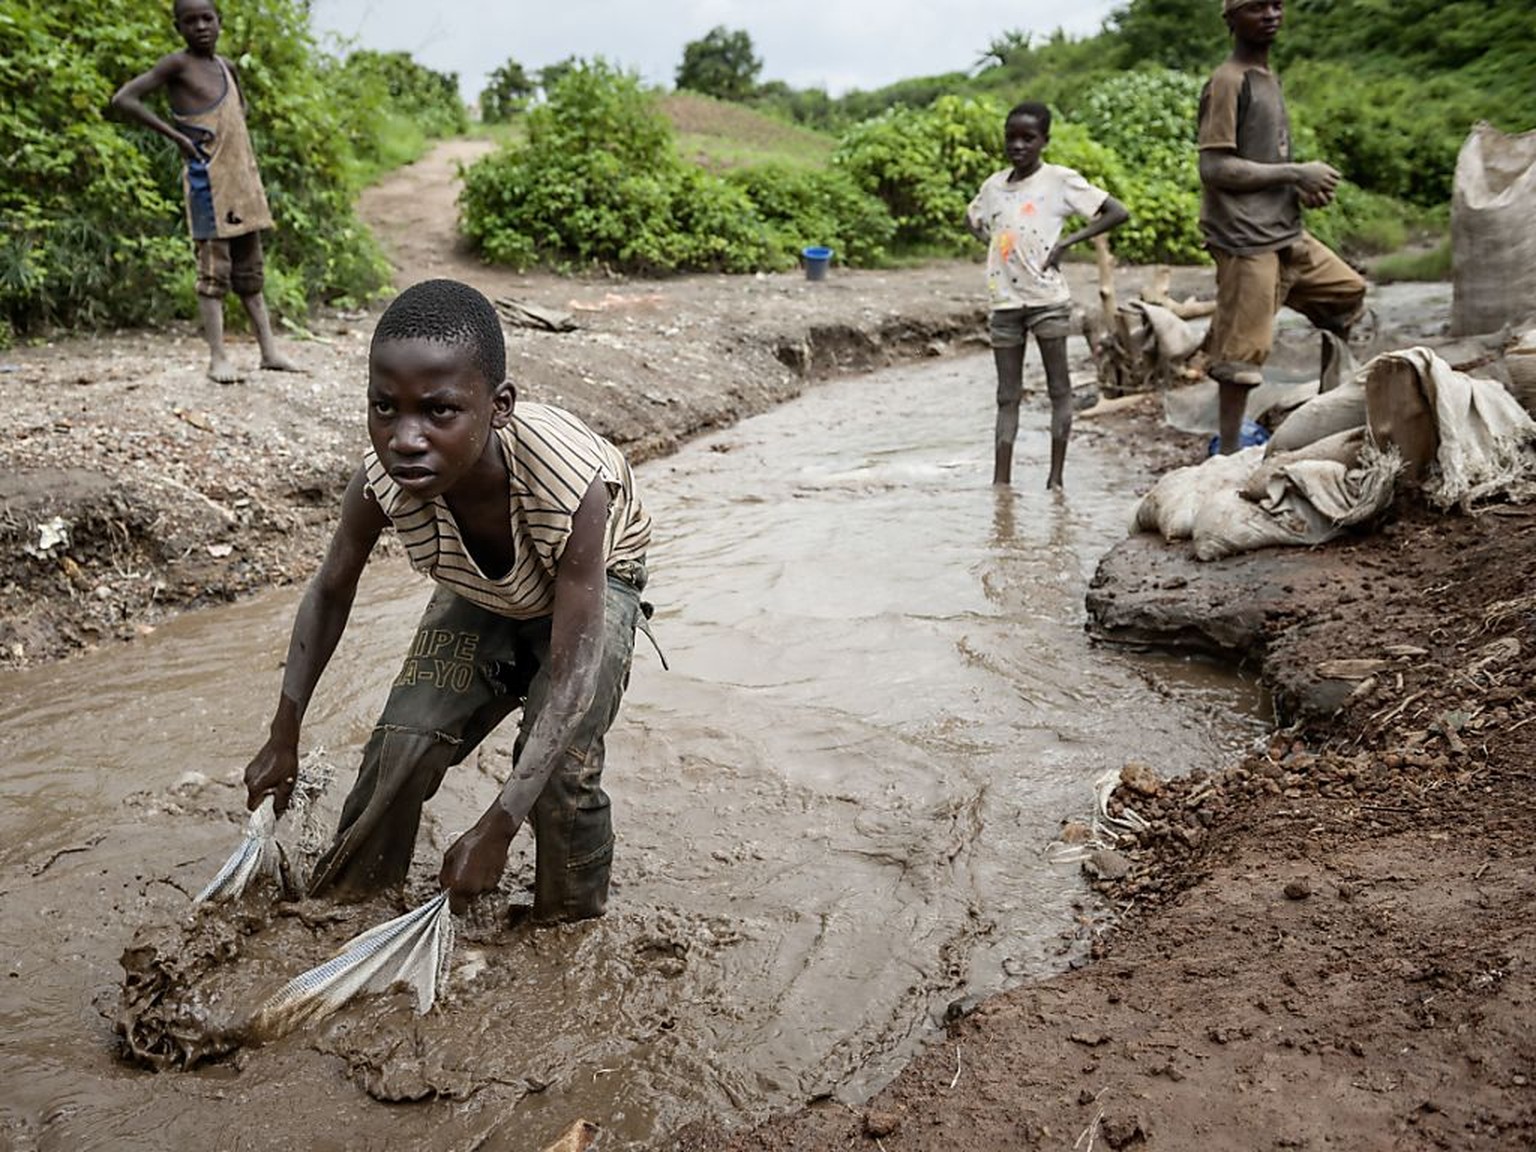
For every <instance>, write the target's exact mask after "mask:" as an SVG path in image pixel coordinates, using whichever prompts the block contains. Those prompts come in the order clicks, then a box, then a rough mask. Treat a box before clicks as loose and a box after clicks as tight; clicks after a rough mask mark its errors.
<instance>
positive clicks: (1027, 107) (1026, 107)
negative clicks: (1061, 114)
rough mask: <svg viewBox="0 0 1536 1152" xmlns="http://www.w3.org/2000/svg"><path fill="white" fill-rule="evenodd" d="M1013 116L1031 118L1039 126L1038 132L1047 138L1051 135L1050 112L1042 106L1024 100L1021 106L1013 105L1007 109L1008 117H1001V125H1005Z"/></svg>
mask: <svg viewBox="0 0 1536 1152" xmlns="http://www.w3.org/2000/svg"><path fill="white" fill-rule="evenodd" d="M1015 116H1031V117H1033V118H1034V120H1035V122H1036V123H1038V124H1039V125H1040V131H1041V132H1042V133H1043V134H1044V135H1046V136H1049V135H1050V134H1051V110H1050V109H1049V108H1047V107H1046V106H1045V105H1044V104H1041V103H1039V102H1038V101H1035V100H1026V101H1024V103H1022V104H1015V105H1014V106H1013V107H1012V108H1010V109H1008V115H1006V116H1004V117H1003V123H1004V124H1007V123H1008V121H1010V120H1012V119H1013V118H1014V117H1015Z"/></svg>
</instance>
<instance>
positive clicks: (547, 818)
mask: <svg viewBox="0 0 1536 1152" xmlns="http://www.w3.org/2000/svg"><path fill="white" fill-rule="evenodd" d="M623 575H624V578H620V576H619V575H617V574H616V573H615V572H614V571H610V572H609V573H608V588H607V595H606V599H605V601H604V636H603V653H602V660H601V663H600V665H599V668H598V676H597V691H596V693H595V695H594V697H593V700H592V706H591V707H590V708H589V709H588V710H587V712H586V715H584V716H583V717H582V718H581V720H580V721H579V723H578V725H577V728H576V733H575V735H574V736H573V738H572V740H571V742H570V745H569V746H568V747H567V749H566V752H565V756H564V758H563V759H562V760H561V762H560V763H559V764H557V765H556V767H555V770H554V772H553V773H552V774H551V776H550V778H549V781H548V783H546V784H545V786H544V790H543V791H542V792H541V793H540V794H539V798H538V800H537V801H536V802H535V803H534V806H533V811H532V813H531V814H530V822H531V824H532V826H533V834H534V838H535V841H536V851H537V856H536V874H535V879H534V902H533V916H534V918H535V919H538V920H580V919H584V918H586V917H589V916H601V915H602V913H603V909H604V907H605V906H606V905H607V902H608V875H609V870H610V867H611V864H612V860H613V824H612V820H611V819H610V815H609V801H608V794H607V793H606V792H604V791H603V787H602V776H603V739H604V736H605V735H606V733H607V731H608V728H609V727H610V726H611V725H612V723H613V720H614V717H615V716H617V715H618V711H619V702H620V700H621V699H622V698H623V695H624V689H625V688H626V687H627V686H628V684H629V666H630V658H631V656H632V654H633V652H634V645H635V628H636V625H637V623H638V622H639V620H640V612H641V607H640V590H641V589H642V588H644V587H645V566H644V565H643V564H641V563H637V562H629V563H627V564H626V565H625V568H624V573H623ZM549 632H550V618H549V617H548V616H544V617H540V618H538V619H534V620H511V619H508V618H507V617H504V616H498V615H496V614H495V613H492V612H488V611H486V610H485V609H483V608H480V607H478V606H476V605H474V604H471V603H470V602H469V601H468V600H465V599H463V598H461V597H459V596H457V595H455V594H454V593H453V592H451V591H449V590H448V589H446V588H439V589H438V590H437V592H436V594H435V595H434V596H433V597H432V600H431V603H429V604H428V605H427V610H426V612H425V613H423V615H422V618H421V624H420V626H419V628H418V629H417V632H416V637H415V640H414V641H413V642H412V644H411V649H410V652H409V653H408V654H407V655H406V659H405V663H404V664H403V665H402V667H401V669H400V674H399V675H398V676H397V677H396V678H395V683H394V686H393V687H392V688H391V689H390V693H389V700H388V702H387V703H386V704H385V705H384V712H383V714H382V715H381V716H380V717H379V721H378V723H377V725H375V727H374V730H373V735H372V737H371V738H370V739H369V741H368V746H367V748H366V749H364V751H363V763H362V767H361V768H359V769H358V774H357V782H356V783H355V784H354V785H353V786H352V791H351V793H350V794H349V795H348V796H347V799H346V803H345V804H344V805H343V807H342V812H341V822H340V825H339V827H338V828H337V830H336V838H335V840H334V841H332V843H331V846H330V847H329V848H328V849H326V851H325V853H324V855H322V856H321V857H320V859H319V861H318V862H317V863H316V864H315V870H314V874H313V875H312V877H311V879H310V884H309V892H310V895H316V894H318V893H320V892H324V891H327V890H330V891H334V892H342V893H354V894H356V893H366V892H370V891H374V890H376V889H379V888H383V887H386V886H389V885H394V884H399V883H401V882H402V881H404V879H405V876H406V872H407V871H408V870H409V868H410V864H411V855H412V851H413V849H414V847H415V844H416V832H417V829H418V828H419V826H420V824H421V808H422V805H423V803H425V802H426V801H427V800H429V799H431V797H432V796H433V794H434V793H436V791H437V789H438V785H440V784H441V783H442V780H443V775H444V774H445V773H446V772H447V770H448V768H449V767H451V766H452V765H454V764H457V763H459V762H460V761H461V760H463V759H464V758H465V757H466V756H468V755H469V753H470V752H472V751H473V750H474V749H475V748H476V747H477V746H478V745H479V743H480V741H482V740H483V739H485V737H486V736H487V735H489V734H490V732H491V731H492V730H493V729H494V728H495V727H496V726H497V725H498V724H499V723H501V721H502V720H503V719H505V718H506V716H507V715H508V714H509V713H510V712H512V711H513V710H514V709H515V708H517V707H519V706H520V705H521V706H522V709H523V715H522V721H521V724H520V725H519V729H518V737H517V742H516V744H515V747H514V753H513V755H514V757H517V756H521V755H522V750H523V742H524V741H525V740H526V739H527V735H528V732H529V730H530V729H531V727H532V726H533V722H534V720H535V718H536V717H537V716H538V715H539V712H540V710H541V709H542V708H543V706H544V703H545V701H546V700H547V698H548V693H549V673H548V662H549Z"/></svg>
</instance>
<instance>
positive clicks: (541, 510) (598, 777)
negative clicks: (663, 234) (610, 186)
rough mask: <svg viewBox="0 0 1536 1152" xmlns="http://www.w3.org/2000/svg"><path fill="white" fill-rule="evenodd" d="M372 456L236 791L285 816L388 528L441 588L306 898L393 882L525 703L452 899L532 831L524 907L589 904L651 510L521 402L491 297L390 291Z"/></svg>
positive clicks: (579, 912) (598, 910)
mask: <svg viewBox="0 0 1536 1152" xmlns="http://www.w3.org/2000/svg"><path fill="white" fill-rule="evenodd" d="M368 438H369V440H370V441H371V442H372V445H373V448H372V450H371V451H370V452H368V453H367V454H366V455H365V456H364V457H363V462H362V464H361V466H360V467H359V468H358V469H357V471H356V473H355V474H354V475H353V477H352V481H351V483H350V484H349V485H348V486H347V491H346V494H345V495H344V496H343V497H342V505H341V520H340V523H339V524H338V525H337V527H336V533H335V535H334V536H333V537H332V540H331V546H330V549H329V551H328V552H327V553H326V556H325V560H324V562H323V563H322V564H321V567H320V571H319V572H318V573H317V574H316V575H315V578H314V579H313V580H312V581H311V582H310V585H309V588H308V590H307V591H306V592H305V594H304V599H303V601H302V602H301V603H300V605H299V610H298V615H297V617H296V618H295V620H294V625H293V634H292V637H291V640H290V642H289V647H288V660H287V663H286V665H285V667H284V672H283V688H282V695H281V697H280V699H279V701H278V705H277V711H276V714H275V715H274V716H273V718H272V724H271V729H270V735H269V737H268V739H267V742H266V744H265V745H264V746H263V747H262V749H261V751H260V752H258V753H257V755H256V757H255V758H254V759H253V760H252V761H251V763H250V765H249V766H248V767H247V768H246V770H245V781H246V789H247V801H248V803H249V805H250V806H251V807H252V808H255V807H256V806H257V805H258V804H259V803H261V800H262V798H263V797H264V796H267V795H269V794H270V795H272V796H274V797H275V799H276V807H277V810H278V811H279V812H282V811H283V810H284V809H285V808H286V807H287V806H288V801H289V797H290V796H291V795H292V792H293V786H294V781H295V779H296V777H297V774H298V742H299V727H300V723H301V721H302V720H303V718H304V712H305V709H306V708H307V707H308V705H309V700H310V696H311V695H312V694H313V692H314V690H315V685H316V684H317V682H318V681H319V679H320V675H321V673H322V672H323V671H324V669H325V666H326V664H327V663H328V662H329V660H330V657H331V653H332V652H334V651H335V648H336V644H337V642H338V641H339V640H340V639H341V636H342V633H343V631H344V630H345V629H346V624H347V618H348V615H349V613H350V611H351V607H352V600H353V596H354V594H355V593H356V591H357V583H358V577H359V576H360V575H361V573H362V570H363V567H364V565H365V564H367V562H368V555H369V553H370V552H371V551H372V550H373V546H374V544H375V543H376V542H377V541H378V539H379V536H380V535H381V534H382V533H383V532H384V530H385V529H386V528H390V527H393V528H394V529H395V531H396V532H397V533H398V534H399V537H400V540H401V542H402V543H403V544H404V546H405V550H406V552H407V554H408V555H409V557H410V561H411V566H412V567H414V568H416V569H417V570H418V571H421V572H425V573H426V574H427V575H429V576H431V577H432V579H433V580H435V581H436V582H437V584H438V587H437V591H436V593H435V594H434V595H433V597H432V600H431V602H430V603H429V604H428V605H427V609H426V612H425V613H424V615H423V616H422V618H421V624H420V626H419V627H418V629H417V631H416V634H415V637H414V638H413V639H412V641H411V644H410V646H409V648H408V649H407V651H406V656H405V661H404V663H403V664H402V666H401V669H400V672H399V674H398V675H397V676H396V678H395V682H394V685H393V687H392V688H391V690H390V693H389V699H388V701H387V703H386V704H385V705H384V712H383V714H382V715H381V716H380V717H379V721H378V724H377V725H376V726H375V728H374V730H373V735H372V738H371V739H370V740H369V741H368V745H367V748H366V749H365V751H364V753H363V763H362V766H361V768H360V769H359V770H358V776H357V782H356V783H355V784H354V785H353V788H352V791H351V793H350V794H349V795H348V796H347V799H346V803H345V805H344V807H343V809H342V814H341V823H340V827H339V828H338V829H337V832H336V838H335V840H334V841H333V842H332V843H331V846H330V847H329V848H328V849H327V850H326V852H325V854H324V855H323V856H322V857H321V858H320V860H319V861H318V863H317V864H316V865H315V872H314V875H313V876H312V877H311V879H310V884H309V892H310V894H311V895H316V894H318V893H321V892H324V891H328V890H331V891H341V892H349V893H365V892H369V891H372V890H376V889H379V888H383V887H386V886H391V885H396V884H399V883H401V882H402V881H403V880H404V879H405V877H406V872H407V870H408V869H409V867H410V863H411V854H412V849H413V848H414V846H415V841H416V832H417V828H418V826H419V825H420V822H421V808H422V804H423V802H424V801H426V800H427V799H429V798H430V797H431V796H432V795H433V793H435V792H436V791H437V788H438V785H439V784H440V783H441V782H442V779H443V775H444V774H445V773H446V772H447V770H448V769H449V768H450V767H451V766H452V765H455V764H458V763H459V762H461V761H462V760H463V759H464V758H465V757H466V756H468V755H469V754H470V753H471V752H472V751H474V749H475V748H476V746H478V745H479V743H480V741H481V740H483V739H484V738H485V737H486V736H487V735H489V734H490V732H491V731H492V730H493V729H494V728H495V727H496V726H497V725H498V724H499V723H500V722H501V721H502V720H503V719H505V718H506V717H507V716H508V715H509V714H510V713H511V712H513V711H514V710H516V709H517V708H519V707H521V708H522V721H521V724H520V726H519V730H518V735H517V741H516V744H515V748H514V754H513V755H514V762H513V767H512V774H511V778H510V779H508V781H507V782H506V784H505V785H504V786H503V787H502V788H501V790H500V794H499V795H498V796H497V797H496V798H495V799H494V800H492V801H491V804H490V806H489V807H488V808H486V810H485V812H484V814H483V815H482V816H481V817H480V819H479V820H478V821H477V822H476V824H475V825H474V827H472V828H471V829H469V831H467V832H465V833H464V835H462V836H460V837H459V838H458V840H456V841H455V842H454V844H453V845H452V847H450V848H449V849H448V852H447V854H446V855H445V856H444V857H443V866H442V871H441V873H440V880H441V883H442V886H443V887H444V888H446V889H447V890H448V891H449V892H450V893H451V894H452V900H453V906H454V907H455V909H458V908H461V907H462V906H463V904H464V902H465V901H466V900H467V899H468V898H469V897H472V896H475V895H477V894H479V893H481V892H488V891H490V890H492V889H494V888H495V887H496V885H497V882H498V881H499V880H500V878H501V874H502V871H503V870H504V869H505V867H506V863H507V851H508V848H509V846H510V845H511V842H512V837H513V835H514V834H515V833H516V832H517V830H518V828H519V827H520V826H521V825H522V823H523V821H524V820H525V819H526V820H529V822H530V823H531V825H532V827H533V835H534V838H535V840H536V842H537V875H536V878H535V893H534V902H533V918H534V919H535V920H542V921H552V920H579V919H583V918H586V917H590V916H600V915H602V913H603V910H604V907H605V906H606V904H607V900H608V876H609V869H610V865H611V862H612V859H613V826H612V822H611V820H610V817H609V803H608V796H607V794H606V793H605V792H604V791H603V787H602V774H603V755H604V736H605V734H606V733H607V731H608V728H609V726H610V725H611V724H612V723H613V720H614V717H615V716H616V715H617V714H618V710H619V701H620V699H621V697H622V696H623V693H624V689H625V687H626V686H627V685H628V683H629V666H630V657H631V654H632V652H633V649H634V641H635V629H636V627H644V617H643V615H642V606H641V603H640V592H641V590H642V589H643V588H644V587H645V553H646V548H647V546H648V545H649V543H650V538H651V518H650V516H649V515H648V514H647V513H646V511H645V509H644V507H643V506H642V505H641V503H640V498H639V496H638V494H637V493H636V490H635V480H634V476H633V474H632V473H631V471H630V468H629V464H628V463H627V462H626V461H625V459H624V456H623V455H622V454H621V453H620V452H619V450H618V449H617V448H615V447H614V446H613V445H612V444H610V443H608V441H606V440H604V439H603V438H602V437H600V436H598V435H597V433H595V432H593V431H592V430H591V429H590V428H588V427H587V426H586V425H585V424H583V423H582V422H581V421H579V420H577V419H576V418H575V417H574V416H572V415H571V414H570V413H568V412H565V411H562V410H561V409H559V408H552V407H549V406H547V405H543V404H530V403H518V402H517V400H516V393H515V391H514V390H513V387H512V384H511V383H510V382H509V381H508V380H507V378H506V345H505V343H504V341H503V339H502V334H501V322H500V320H499V319H498V318H497V315H496V310H495V309H494V308H493V307H492V306H491V304H490V301H488V300H487V299H486V298H485V297H484V296H482V295H481V294H480V293H479V292H477V291H475V289H473V288H471V287H469V286H468V285H465V284H460V283H458V282H457V281H454V280H428V281H426V282H424V283H421V284H417V285H415V286H413V287H411V288H409V289H407V290H406V291H405V292H402V293H401V294H400V296H399V297H397V298H396V300H395V301H394V303H393V304H391V305H390V306H389V308H388V309H387V310H386V311H385V313H384V315H383V316H382V317H381V318H380V320H379V323H378V327H377V328H376V329H375V330H374V333H373V343H372V346H371V347H370V349H369V354H368Z"/></svg>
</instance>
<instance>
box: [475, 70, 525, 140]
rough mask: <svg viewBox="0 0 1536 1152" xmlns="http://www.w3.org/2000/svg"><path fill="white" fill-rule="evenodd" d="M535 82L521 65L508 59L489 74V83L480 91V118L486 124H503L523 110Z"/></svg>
mask: <svg viewBox="0 0 1536 1152" xmlns="http://www.w3.org/2000/svg"><path fill="white" fill-rule="evenodd" d="M534 88H535V84H534V82H533V81H532V79H530V78H529V76H528V73H527V72H525V71H524V70H523V66H522V65H521V64H519V63H518V62H517V61H516V60H510V59H509V60H508V61H507V62H506V63H505V64H503V65H502V66H501V67H500V68H497V69H496V70H495V71H494V72H492V73H491V75H490V83H488V84H487V85H486V86H485V91H484V92H482V93H480V119H482V120H484V121H485V122H486V123H487V124H505V123H506V122H507V121H508V120H510V119H512V117H513V116H514V115H516V114H517V113H518V112H521V111H522V110H523V107H524V105H526V104H527V102H528V97H530V96H532V95H533V90H534Z"/></svg>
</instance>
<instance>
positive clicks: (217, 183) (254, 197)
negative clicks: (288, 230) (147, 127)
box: [172, 60, 272, 240]
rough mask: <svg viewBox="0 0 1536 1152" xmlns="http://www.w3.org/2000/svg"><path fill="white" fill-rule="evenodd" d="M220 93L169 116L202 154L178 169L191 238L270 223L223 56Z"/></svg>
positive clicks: (238, 233) (236, 233)
mask: <svg viewBox="0 0 1536 1152" xmlns="http://www.w3.org/2000/svg"><path fill="white" fill-rule="evenodd" d="M219 68H220V70H221V71H222V72H223V73H224V94H223V95H222V96H220V97H219V99H218V100H216V101H214V103H213V104H211V105H209V106H208V107H207V108H203V109H201V110H199V111H197V112H187V113H184V114H182V113H178V114H175V115H174V116H173V117H172V118H173V119H174V120H175V121H176V127H177V128H179V129H180V130H181V131H182V132H183V133H184V134H185V135H186V136H187V138H188V139H190V140H191V141H192V142H193V143H194V144H196V145H197V150H198V152H199V153H200V154H201V157H200V158H199V159H197V160H188V161H187V162H186V165H185V167H184V169H183V172H182V191H183V193H184V194H185V195H186V201H187V228H188V229H189V230H190V231H191V233H192V239H194V240H224V239H228V238H229V237H231V236H244V235H246V234H247V233H249V232H259V231H261V230H262V229H263V228H270V227H272V213H271V211H270V210H269V209H268V207H267V194H266V192H265V191H264V190H263V188H262V186H261V175H260V173H259V172H258V171H257V169H256V153H255V152H254V151H253V150H252V148H251V137H250V134H249V133H248V132H247V131H246V128H245V102H244V101H243V100H242V99H241V96H240V88H239V86H238V85H237V84H236V83H235V78H234V77H233V76H232V75H231V74H230V71H229V67H228V65H226V64H225V63H224V61H223V60H220V61H219Z"/></svg>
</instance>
